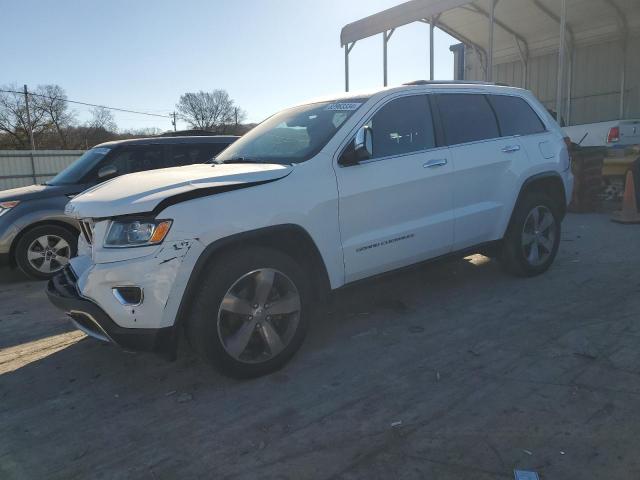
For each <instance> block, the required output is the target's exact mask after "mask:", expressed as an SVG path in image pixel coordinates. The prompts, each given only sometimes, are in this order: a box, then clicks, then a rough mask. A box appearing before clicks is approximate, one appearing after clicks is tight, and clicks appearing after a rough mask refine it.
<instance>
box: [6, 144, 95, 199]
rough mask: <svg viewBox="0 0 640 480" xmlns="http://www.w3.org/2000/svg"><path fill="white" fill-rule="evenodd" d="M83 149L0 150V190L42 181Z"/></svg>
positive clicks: (81, 152)
mask: <svg viewBox="0 0 640 480" xmlns="http://www.w3.org/2000/svg"><path fill="white" fill-rule="evenodd" d="M83 153H84V150H34V151H31V150H0V190H6V189H9V188H15V187H23V186H25V185H32V184H34V183H42V182H45V181H47V180H49V179H50V178H52V177H53V176H54V175H56V174H57V173H58V172H60V171H61V170H63V169H64V168H65V167H66V166H67V165H69V164H71V163H73V161H74V160H75V159H77V158H78V157H79V156H80V155H82V154H83Z"/></svg>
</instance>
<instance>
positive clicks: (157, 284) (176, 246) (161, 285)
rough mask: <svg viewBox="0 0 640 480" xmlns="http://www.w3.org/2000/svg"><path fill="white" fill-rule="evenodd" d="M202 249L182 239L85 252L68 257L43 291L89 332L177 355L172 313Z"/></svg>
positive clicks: (128, 345)
mask: <svg viewBox="0 0 640 480" xmlns="http://www.w3.org/2000/svg"><path fill="white" fill-rule="evenodd" d="M202 249H203V247H202V244H201V243H200V242H199V241H197V240H180V241H173V242H165V243H164V244H163V245H161V246H159V247H155V248H153V249H148V250H147V251H143V250H142V249H114V250H112V251H109V252H104V251H103V252H99V253H100V254H99V255H96V252H95V251H94V252H89V254H85V255H81V256H79V257H75V258H72V259H71V261H70V265H69V266H68V267H67V268H65V269H64V271H63V272H61V273H60V274H59V275H56V276H55V277H54V278H53V279H52V280H51V281H50V282H49V286H48V289H47V293H48V295H49V298H50V300H51V302H52V303H53V304H54V305H56V306H57V307H59V308H61V309H62V310H64V311H65V312H66V313H67V314H68V315H69V316H70V317H71V319H72V321H73V322H74V324H75V325H76V327H78V328H79V329H80V330H83V331H84V332H85V333H87V334H88V335H91V336H92V337H95V338H97V339H99V340H102V341H109V342H113V343H116V344H118V345H120V346H121V347H123V348H125V349H127V350H144V351H156V352H160V353H167V354H169V355H168V356H169V357H170V358H175V347H176V345H177V334H176V333H177V330H178V327H177V326H176V315H177V311H178V308H179V306H180V303H181V301H182V296H183V293H184V290H185V287H186V284H187V281H188V279H189V276H190V274H191V271H192V270H193V265H194V263H195V261H196V260H197V258H198V256H199V255H200V253H201V252H202ZM136 294H137V295H136Z"/></svg>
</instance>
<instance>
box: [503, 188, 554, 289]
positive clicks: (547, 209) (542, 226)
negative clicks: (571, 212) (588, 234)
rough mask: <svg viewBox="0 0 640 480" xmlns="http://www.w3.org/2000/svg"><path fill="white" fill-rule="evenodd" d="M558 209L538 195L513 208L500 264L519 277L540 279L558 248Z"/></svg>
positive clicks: (528, 196)
mask: <svg viewBox="0 0 640 480" xmlns="http://www.w3.org/2000/svg"><path fill="white" fill-rule="evenodd" d="M559 211H560V208H559V206H558V205H556V203H555V202H554V201H553V199H551V197H549V196H548V195H545V194H544V193H541V192H532V193H528V194H526V196H525V197H524V198H522V199H521V200H520V201H519V202H518V205H517V206H516V208H515V210H514V212H513V217H512V219H511V223H510V224H509V227H508V229H507V233H506V235H505V237H504V241H503V247H502V254H501V261H502V264H503V266H504V267H505V269H506V270H507V271H509V272H510V273H512V274H514V275H518V276H521V277H532V276H535V275H540V274H541V273H544V272H545V271H547V270H548V268H549V267H550V266H551V264H552V263H553V261H554V259H555V257H556V254H557V253H558V247H559V246H560V235H561V227H560V221H561V215H560V213H559Z"/></svg>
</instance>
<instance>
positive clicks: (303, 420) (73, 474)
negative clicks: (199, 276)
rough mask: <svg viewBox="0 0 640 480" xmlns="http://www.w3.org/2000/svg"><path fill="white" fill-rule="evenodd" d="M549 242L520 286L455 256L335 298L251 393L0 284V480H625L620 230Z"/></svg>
mask: <svg viewBox="0 0 640 480" xmlns="http://www.w3.org/2000/svg"><path fill="white" fill-rule="evenodd" d="M563 226H564V230H565V231H564V234H563V242H562V245H561V248H560V253H559V255H558V258H557V260H556V263H555V264H554V266H553V267H552V269H551V270H549V272H547V273H546V274H544V275H542V276H539V277H536V278H531V279H518V278H514V277H511V276H508V275H506V274H504V273H503V272H502V271H501V270H500V268H499V265H497V264H496V263H495V262H492V261H489V260H488V259H486V258H485V257H481V256H473V257H467V258H466V259H460V260H453V261H447V262H438V263H434V264H431V265H427V266H424V267H420V268H416V269H412V270H409V271H404V272H401V273H396V274H393V275H389V276H386V277H384V278H380V279H376V280H372V281H369V282H366V283H361V284H359V285H357V286H353V287H350V288H348V289H344V290H342V291H340V292H339V293H338V294H336V296H335V298H334V300H333V302H332V304H331V305H330V312H329V313H328V314H323V315H320V317H321V318H320V319H319V320H318V322H317V323H316V324H315V325H314V328H313V329H312V331H311V332H310V335H309V338H308V341H307V342H306V343H305V345H304V346H303V348H302V350H301V351H300V353H299V354H298V355H297V356H296V357H295V358H294V359H293V361H292V362H291V363H290V364H289V365H288V366H287V367H285V368H284V369H283V370H281V371H280V372H278V373H275V374H273V375H270V376H267V377H264V378H260V379H257V380H251V381H235V380H230V379H227V378H224V377H222V376H220V375H218V374H217V373H215V372H214V371H213V370H212V369H210V368H209V367H207V366H206V365H203V364H201V363H200V362H198V361H197V360H196V359H195V358H193V356H192V355H191V354H190V352H189V350H188V348H183V349H182V351H181V355H180V358H179V359H178V361H177V362H174V363H169V362H166V361H164V360H162V359H161V358H159V357H156V356H154V355H150V354H130V353H124V352H123V351H121V350H119V349H118V348H115V347H112V346H108V345H106V346H105V345H101V344H99V343H98V342H96V341H94V340H92V339H87V338H85V337H84V335H83V334H81V333H80V332H78V331H76V330H73V328H72V327H71V326H70V324H68V323H67V322H66V321H65V318H64V315H62V314H61V313H60V312H58V311H57V310H55V309H54V308H53V307H52V306H50V305H49V303H48V302H47V300H46V298H45V295H44V292H43V289H44V284H43V283H38V282H27V281H25V280H24V279H23V278H21V277H20V276H19V275H18V274H16V273H13V272H9V271H6V270H5V271H0V478H2V479H22V478H28V479H31V478H47V479H65V480H67V479H75V478H105V479H119V478H142V479H144V478H148V479H174V478H194V477H204V478H281V479H296V480H297V479H307V478H313V479H316V478H319V479H324V478H334V477H335V478H347V479H350V478H367V479H378V478H379V479H390V478H416V479H418V478H437V479H460V478H473V479H474V480H479V479H496V478H513V469H514V468H519V469H525V470H533V471H536V472H538V474H539V475H540V478H541V479H552V478H553V479H564V480H566V479H580V480H583V479H604V478H606V479H629V478H639V477H640V456H639V455H638V444H637V443H636V442H638V438H639V434H640V350H639V349H638V339H639V338H640V318H639V316H638V312H640V296H639V295H638V291H639V290H640V268H639V267H640V249H639V248H638V245H639V244H640V227H638V226H623V225H617V224H613V223H610V222H609V219H608V217H607V216H605V215H599V214H593V215H569V216H568V217H567V219H566V220H565V223H564V225H563Z"/></svg>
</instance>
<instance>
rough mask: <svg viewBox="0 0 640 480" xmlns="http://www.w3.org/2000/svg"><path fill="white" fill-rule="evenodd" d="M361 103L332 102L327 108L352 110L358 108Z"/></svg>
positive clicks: (342, 110)
mask: <svg viewBox="0 0 640 480" xmlns="http://www.w3.org/2000/svg"><path fill="white" fill-rule="evenodd" d="M360 105H362V104H361V103H330V104H329V105H327V106H326V108H325V110H334V111H335V110H337V111H341V112H345V111H346V112H350V111H351V110H357V109H358V107H360Z"/></svg>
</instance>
